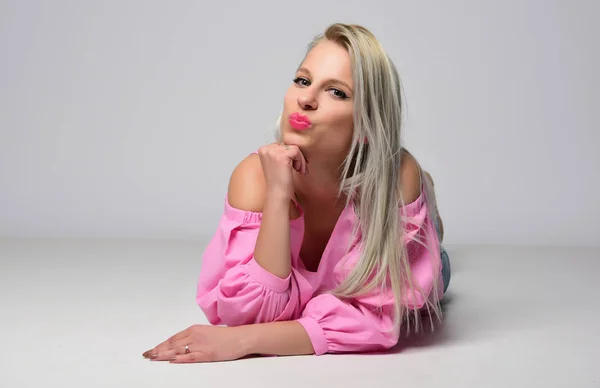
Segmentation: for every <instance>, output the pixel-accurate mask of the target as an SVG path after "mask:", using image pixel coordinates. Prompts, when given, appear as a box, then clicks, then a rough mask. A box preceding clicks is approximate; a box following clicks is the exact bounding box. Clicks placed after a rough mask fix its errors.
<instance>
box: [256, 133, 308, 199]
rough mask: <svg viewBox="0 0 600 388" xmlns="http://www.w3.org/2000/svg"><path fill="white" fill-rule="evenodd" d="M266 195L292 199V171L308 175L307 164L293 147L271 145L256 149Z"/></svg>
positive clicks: (296, 147)
mask: <svg viewBox="0 0 600 388" xmlns="http://www.w3.org/2000/svg"><path fill="white" fill-rule="evenodd" d="M258 155H259V157H260V163H261V165H262V169H263V174H264V176H265V181H266V184H267V193H268V194H269V195H274V196H276V197H280V198H281V199H285V200H289V199H292V198H293V197H294V185H293V179H292V171H297V172H299V173H301V174H308V162H307V160H306V158H304V155H302V152H301V151H300V148H298V146H295V145H285V144H282V143H273V144H269V145H265V146H262V147H260V148H259V149H258Z"/></svg>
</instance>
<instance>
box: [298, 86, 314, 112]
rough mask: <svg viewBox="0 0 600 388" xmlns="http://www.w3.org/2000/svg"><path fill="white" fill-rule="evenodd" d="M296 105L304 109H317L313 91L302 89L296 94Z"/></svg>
mask: <svg viewBox="0 0 600 388" xmlns="http://www.w3.org/2000/svg"><path fill="white" fill-rule="evenodd" d="M298 105H299V106H300V107H301V108H302V109H305V110H315V109H317V106H318V103H317V97H316V95H315V93H313V92H312V91H309V90H304V91H303V92H302V93H300V95H299V96H298Z"/></svg>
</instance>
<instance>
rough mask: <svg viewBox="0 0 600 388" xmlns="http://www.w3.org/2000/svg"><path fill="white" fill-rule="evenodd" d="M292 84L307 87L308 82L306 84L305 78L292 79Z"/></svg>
mask: <svg viewBox="0 0 600 388" xmlns="http://www.w3.org/2000/svg"><path fill="white" fill-rule="evenodd" d="M294 82H295V83H297V84H298V85H301V86H308V85H309V82H308V80H307V79H306V78H300V77H298V78H295V79H294Z"/></svg>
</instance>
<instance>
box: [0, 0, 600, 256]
mask: <svg viewBox="0 0 600 388" xmlns="http://www.w3.org/2000/svg"><path fill="white" fill-rule="evenodd" d="M599 11H600V3H599V2H597V1H533V0H530V1H503V2H500V1H452V2H446V1H429V2H415V1H369V2H364V1H347V2H343V3H342V2H320V1H319V2H317V1H304V2H283V1H274V0H273V1H259V2H256V1H224V2H200V1H169V2H166V1H165V2H146V1H102V2H100V1H96V2H90V1H88V2H81V1H64V0H62V1H53V2H43V1H20V2H19V1H0V53H1V58H2V59H1V60H0V236H2V237H65V238H78V237H91V238H101V237H108V238H111V237H119V238H133V237H135V238H175V239H193V240H203V241H204V240H206V239H207V238H208V237H210V236H211V235H212V233H213V232H214V230H215V228H216V225H217V221H218V218H219V216H220V214H221V212H222V209H223V196H224V194H225V192H226V189H227V182H228V179H229V174H230V172H231V170H232V169H233V168H234V166H235V165H236V164H237V163H238V162H239V161H240V160H241V159H242V158H244V157H245V156H246V155H247V154H248V153H250V152H252V151H254V150H255V149H256V148H257V147H258V146H260V145H261V144H262V143H264V142H268V141H271V139H272V132H273V130H274V121H275V119H276V117H277V115H278V113H279V110H280V108H281V104H282V98H283V94H284V92H285V90H286V88H287V87H288V86H289V84H290V82H291V80H292V77H293V75H294V70H295V68H296V66H297V65H298V64H299V61H300V60H301V58H302V56H303V54H304V47H305V45H306V44H307V43H308V42H309V41H310V39H311V38H312V37H313V35H315V34H316V33H318V32H320V31H322V30H323V29H324V28H325V27H326V26H327V25H328V24H329V23H331V22H335V21H343V22H350V23H359V24H363V25H365V26H366V27H368V28H370V29H371V30H372V31H373V32H374V33H375V34H376V36H377V37H378V38H379V39H380V40H381V42H382V44H383V45H384V47H385V48H386V49H387V51H388V52H389V54H390V55H391V57H392V58H393V60H394V61H395V63H396V65H397V67H398V69H399V71H400V74H401V78H402V80H403V84H404V88H405V95H406V98H407V106H408V111H407V121H406V144H407V146H408V148H409V149H410V150H411V151H412V152H413V153H414V154H415V155H416V156H417V158H418V159H419V160H420V162H421V163H422V165H423V166H424V167H425V168H426V169H428V170H429V171H430V172H431V173H432V175H433V177H434V179H435V181H436V186H437V190H438V196H439V205H440V208H441V211H442V215H443V217H444V221H445V224H446V241H447V243H450V244H528V245H597V244H598V242H599V241H600V228H598V227H597V220H598V218H599V217H600V205H599V203H600V201H598V190H599V189H600V184H599V179H598V168H599V167H600V156H599V153H598V152H597V148H598V142H599V140H600V135H599V133H598V120H597V117H596V116H595V115H593V114H592V113H593V112H592V108H593V107H596V108H597V107H598V105H599V102H600V101H599V98H598V89H599V87H600V83H599V78H600V76H599V75H598V69H599V68H600V60H599V54H598V36H599V35H600V28H599V27H598V23H597V15H598V12H599Z"/></svg>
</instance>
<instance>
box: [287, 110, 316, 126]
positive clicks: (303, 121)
mask: <svg viewBox="0 0 600 388" xmlns="http://www.w3.org/2000/svg"><path fill="white" fill-rule="evenodd" d="M289 122H290V125H291V126H292V128H294V129H297V130H300V131H303V130H305V129H308V128H310V127H311V125H312V124H311V122H310V119H309V118H308V117H306V116H304V115H301V114H300V113H298V112H296V113H292V114H291V115H290V118H289Z"/></svg>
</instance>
